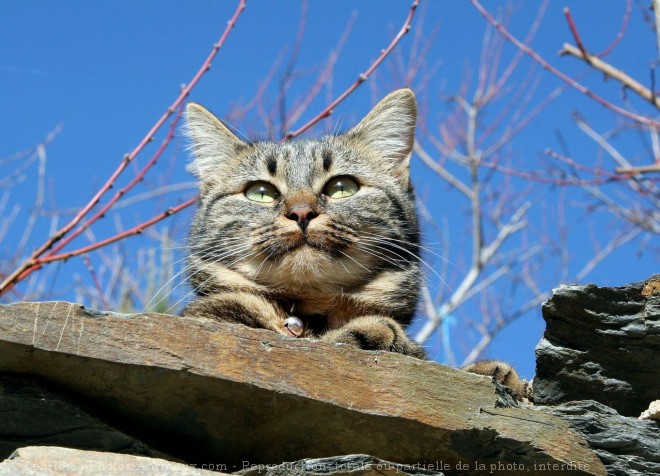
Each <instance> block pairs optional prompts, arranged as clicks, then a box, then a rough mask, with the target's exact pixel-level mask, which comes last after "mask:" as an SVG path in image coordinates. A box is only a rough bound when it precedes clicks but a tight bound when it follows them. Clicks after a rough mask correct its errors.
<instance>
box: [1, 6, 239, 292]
mask: <svg viewBox="0 0 660 476" xmlns="http://www.w3.org/2000/svg"><path fill="white" fill-rule="evenodd" d="M245 4H246V0H239V3H238V6H237V8H236V11H235V12H234V15H233V16H232V18H231V19H230V20H229V22H228V23H227V27H226V28H225V30H224V32H223V33H222V36H221V37H220V39H219V40H218V42H217V43H215V44H214V45H213V48H212V49H211V52H210V53H209V55H208V57H207V58H206V60H205V61H204V63H203V64H202V66H201V67H200V68H199V70H198V71H197V73H196V74H195V75H194V76H193V78H192V80H191V81H190V83H188V85H186V86H185V87H184V88H183V90H182V91H181V93H180V94H179V96H178V97H177V98H176V99H175V100H174V102H173V103H172V104H171V105H170V107H168V108H167V110H166V111H165V112H164V113H163V115H162V116H161V117H160V119H158V121H156V123H155V124H154V126H153V127H152V128H151V129H150V130H149V132H148V133H147V134H146V135H145V136H144V138H143V139H142V141H140V143H139V144H138V145H137V146H136V147H135V149H133V150H132V151H131V152H130V153H129V154H127V155H126V156H125V157H124V159H123V160H122V161H121V163H120V165H119V167H118V168H117V169H116V170H115V172H114V173H113V174H112V175H111V176H110V178H109V179H108V180H107V181H106V183H105V184H104V185H103V186H102V187H101V189H100V190H99V191H98V192H97V193H96V195H94V197H93V198H92V199H91V200H90V201H89V202H88V203H87V205H85V206H84V207H83V208H82V209H81V210H80V211H79V212H78V214H77V215H76V216H75V217H74V218H73V219H72V220H71V221H70V222H69V223H67V224H66V225H65V226H64V227H62V228H61V229H59V230H58V231H57V232H55V233H54V234H53V235H51V236H50V237H49V238H48V239H47V240H46V241H45V242H44V243H43V244H42V245H41V246H40V247H39V248H38V249H36V250H35V251H34V252H33V253H32V255H31V256H30V257H29V258H28V259H26V260H25V261H24V262H23V263H22V264H21V265H20V266H19V267H18V268H17V269H16V270H14V271H13V272H12V273H11V274H10V275H9V276H8V277H7V278H6V279H5V280H4V281H3V282H2V283H0V296H2V295H3V294H4V293H5V292H6V291H7V289H8V288H9V287H11V286H13V285H14V284H15V283H16V282H17V281H20V280H21V279H24V278H25V277H26V276H28V275H29V274H30V273H32V272H33V271H35V270H37V269H40V268H41V263H42V262H40V258H41V257H42V256H43V255H44V253H46V252H47V251H48V250H50V249H51V248H52V247H53V245H54V244H55V243H57V242H59V241H60V240H61V239H62V238H64V237H65V236H66V235H67V234H68V233H69V232H70V231H71V230H72V229H73V228H74V227H76V226H77V225H78V224H79V223H80V222H81V221H82V219H83V218H84V217H85V216H86V215H87V214H88V213H89V211H90V210H91V209H92V208H93V207H95V206H96V204H97V203H98V202H99V201H100V199H101V197H102V196H103V195H104V194H105V193H106V192H107V191H108V190H109V189H110V188H111V187H112V186H113V184H114V183H115V181H116V179H117V177H118V176H119V175H120V174H121V173H122V172H123V171H124V169H126V167H127V166H128V164H129V163H130V162H131V161H133V159H135V157H136V156H137V155H138V154H139V153H140V152H141V151H142V150H143V149H144V147H145V146H146V145H147V144H148V143H149V142H151V141H152V140H153V137H154V135H155V134H156V132H157V131H158V130H159V129H160V127H161V126H162V125H163V124H164V123H165V121H167V119H168V118H169V117H170V116H171V115H172V114H174V112H175V111H176V109H177V108H178V107H179V105H180V104H181V103H182V102H183V101H184V100H185V98H186V97H187V96H188V95H189V94H190V91H191V90H192V89H193V88H194V87H195V86H196V85H197V83H198V82H199V80H200V79H201V77H202V76H203V75H204V74H205V73H206V72H207V71H208V70H209V69H210V68H211V62H212V61H213V59H214V58H215V56H216V55H217V53H218V51H220V48H221V47H222V45H223V44H224V43H225V41H226V39H227V37H228V35H229V32H230V31H231V30H232V28H233V27H234V25H235V24H236V21H237V20H238V17H239V16H240V14H241V13H242V12H243V10H244V9H245ZM190 204H192V203H190ZM184 208H185V207H184ZM170 214H171V213H170ZM157 218H158V217H157ZM161 219H162V218H161ZM156 221H159V220H156ZM114 241H116V240H114ZM52 257H53V256H51V257H50V258H51V259H50V260H49V261H53V259H52Z"/></svg>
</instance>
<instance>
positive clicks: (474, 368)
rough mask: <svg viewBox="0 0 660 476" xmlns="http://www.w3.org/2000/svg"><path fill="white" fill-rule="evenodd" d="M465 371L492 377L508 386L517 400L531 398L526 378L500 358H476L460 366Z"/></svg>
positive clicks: (530, 389)
mask: <svg viewBox="0 0 660 476" xmlns="http://www.w3.org/2000/svg"><path fill="white" fill-rule="evenodd" d="M462 370H465V371H466V372H470V373H473V374H479V375H485V376H487V377H492V378H493V380H495V381H496V382H499V383H501V384H502V385H505V386H507V387H509V388H510V389H511V390H512V391H513V393H514V394H515V395H516V397H517V398H518V400H522V401H529V400H531V399H532V386H531V383H530V382H528V381H527V380H524V379H521V378H520V376H518V372H516V369H514V368H513V367H512V366H511V365H510V364H507V363H506V362H502V361H500V360H478V361H477V362H474V363H472V364H469V365H466V366H464V367H463V368H462Z"/></svg>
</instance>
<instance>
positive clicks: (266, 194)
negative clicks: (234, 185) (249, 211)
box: [245, 182, 280, 203]
mask: <svg viewBox="0 0 660 476" xmlns="http://www.w3.org/2000/svg"><path fill="white" fill-rule="evenodd" d="M245 196H246V197H247V198H248V199H250V200H252V201H253V202H259V203H269V202H272V201H273V200H276V199H277V198H278V197H279V196H280V192H279V191H278V190H277V189H276V188H275V186H274V185H271V184H269V183H268V182H255V183H253V184H252V185H250V186H249V187H248V188H247V189H246V190H245Z"/></svg>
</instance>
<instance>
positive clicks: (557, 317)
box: [534, 275, 660, 417]
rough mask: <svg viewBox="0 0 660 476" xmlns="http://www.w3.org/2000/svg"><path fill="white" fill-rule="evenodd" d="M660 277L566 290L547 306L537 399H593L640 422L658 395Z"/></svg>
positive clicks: (550, 402)
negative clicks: (613, 286)
mask: <svg viewBox="0 0 660 476" xmlns="http://www.w3.org/2000/svg"><path fill="white" fill-rule="evenodd" d="M659 286H660V275H655V276H653V277H651V278H650V279H648V280H647V281H646V282H639V283H634V284H630V285H627V286H622V287H618V288H600V287H598V286H595V285H593V284H589V285H585V286H577V285H574V286H563V287H561V288H559V289H556V290H555V292H554V295H553V296H552V297H551V298H550V299H548V300H547V301H546V302H545V303H544V304H543V308H542V310H543V318H544V319H545V321H546V331H545V333H544V335H543V339H542V340H541V342H540V343H539V345H538V346H537V348H536V357H537V360H536V377H535V378H534V401H535V402H537V403H541V404H546V405H556V404H559V403H563V402H568V401H572V400H595V401H598V402H601V403H603V404H605V405H607V406H609V407H611V408H614V409H616V410H617V411H618V412H619V413H621V414H622V415H626V416H635V417H637V416H639V414H640V413H641V412H642V411H644V410H646V409H647V408H648V406H649V403H650V402H652V401H653V400H656V399H658V398H659V397H660V293H658V292H657V290H658V287H659Z"/></svg>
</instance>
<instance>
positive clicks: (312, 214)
mask: <svg viewBox="0 0 660 476" xmlns="http://www.w3.org/2000/svg"><path fill="white" fill-rule="evenodd" d="M317 216H319V214H318V213H317V212H316V210H314V209H313V208H312V207H311V206H309V205H295V206H293V207H291V208H289V210H287V214H286V217H287V218H288V219H289V220H294V221H296V222H298V226H299V227H300V229H301V230H302V231H305V230H306V229H307V225H309V222H310V221H311V220H313V219H314V218H316V217H317Z"/></svg>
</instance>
